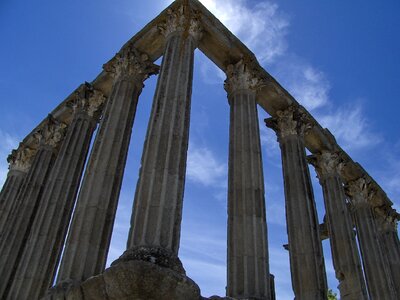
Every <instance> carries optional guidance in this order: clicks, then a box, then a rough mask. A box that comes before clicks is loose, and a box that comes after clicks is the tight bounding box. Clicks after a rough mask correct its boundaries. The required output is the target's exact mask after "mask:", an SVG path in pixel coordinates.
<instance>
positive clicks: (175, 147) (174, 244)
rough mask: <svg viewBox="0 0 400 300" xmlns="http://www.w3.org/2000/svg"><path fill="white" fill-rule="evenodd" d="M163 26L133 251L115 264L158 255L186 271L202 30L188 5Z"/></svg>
mask: <svg viewBox="0 0 400 300" xmlns="http://www.w3.org/2000/svg"><path fill="white" fill-rule="evenodd" d="M188 17H189V19H188ZM159 28H160V29H161V31H162V33H163V34H164V35H165V36H166V45H165V50H164V57H163V61H162V66H161V73H160V76H159V78H158V83H157V89H156V93H155V96H154V101H153V108H152V112H151V117H150V121H149V125H148V129H147V136H146V141H145V145H144V149H143V154H142V166H141V169H140V176H139V180H138V183H137V187H136V194H135V200H134V208H133V213H132V219H131V229H130V233H129V239H128V245H127V248H128V250H127V251H126V252H125V253H124V254H123V255H122V257H121V258H120V259H119V260H118V261H117V262H115V263H118V262H120V261H124V260H130V259H139V260H148V259H151V258H152V257H154V260H155V261H153V262H154V263H156V264H161V265H163V266H165V267H170V268H172V269H174V270H176V271H178V272H181V273H184V270H183V267H182V265H181V263H180V261H179V259H178V249H179V242H180V227H181V219H182V202H183V190H184V183H185V173H186V158H187V149H188V139H189V118H190V103H191V93H192V79H193V60H194V50H195V48H196V45H197V44H196V43H197V41H198V40H199V38H200V35H201V33H200V29H199V25H198V22H197V20H196V19H191V18H190V12H189V11H187V8H186V7H185V9H184V8H183V7H181V8H179V9H178V10H177V11H171V10H169V11H168V19H167V21H166V23H164V24H162V25H161V26H159Z"/></svg>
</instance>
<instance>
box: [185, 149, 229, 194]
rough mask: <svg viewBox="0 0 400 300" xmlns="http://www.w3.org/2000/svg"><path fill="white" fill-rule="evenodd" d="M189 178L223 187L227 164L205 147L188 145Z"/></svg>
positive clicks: (196, 181) (211, 185)
mask: <svg viewBox="0 0 400 300" xmlns="http://www.w3.org/2000/svg"><path fill="white" fill-rule="evenodd" d="M186 174H187V177H188V179H189V180H191V181H193V182H195V183H200V184H202V185H205V186H209V187H225V186H226V174H227V166H226V164H225V163H221V162H220V161H219V160H218V159H217V157H216V156H215V154H214V153H213V152H212V151H211V150H210V149H208V148H207V147H197V146H195V145H193V144H191V145H190V147H189V154H188V162H187V171H186Z"/></svg>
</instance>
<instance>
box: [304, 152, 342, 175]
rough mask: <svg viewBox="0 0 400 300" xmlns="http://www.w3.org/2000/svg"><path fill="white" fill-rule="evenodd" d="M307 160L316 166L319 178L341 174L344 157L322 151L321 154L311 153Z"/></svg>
mask: <svg viewBox="0 0 400 300" xmlns="http://www.w3.org/2000/svg"><path fill="white" fill-rule="evenodd" d="M307 160H308V162H309V163H310V164H311V165H313V166H314V168H315V171H316V172H317V175H318V178H319V179H323V178H324V177H326V176H331V175H335V174H340V170H341V168H342V159H341V158H340V157H339V155H338V154H337V153H332V152H329V151H322V152H321V153H319V154H314V155H310V156H308V157H307Z"/></svg>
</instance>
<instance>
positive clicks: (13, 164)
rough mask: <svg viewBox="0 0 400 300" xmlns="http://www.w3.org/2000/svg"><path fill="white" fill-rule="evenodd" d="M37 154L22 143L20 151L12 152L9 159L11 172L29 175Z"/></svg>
mask: <svg viewBox="0 0 400 300" xmlns="http://www.w3.org/2000/svg"><path fill="white" fill-rule="evenodd" d="M35 154H36V151H35V150H33V149H31V148H29V147H26V146H25V145H24V144H22V143H21V144H20V145H19V147H18V149H14V150H12V151H11V154H10V155H9V156H8V158H7V162H8V163H9V169H10V171H21V172H24V173H27V172H28V171H29V168H30V167H31V165H32V161H33V157H34V155H35Z"/></svg>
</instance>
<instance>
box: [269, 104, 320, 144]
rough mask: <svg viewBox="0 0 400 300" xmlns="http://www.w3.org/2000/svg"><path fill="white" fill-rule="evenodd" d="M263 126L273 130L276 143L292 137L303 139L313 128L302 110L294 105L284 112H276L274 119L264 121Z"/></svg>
mask: <svg viewBox="0 0 400 300" xmlns="http://www.w3.org/2000/svg"><path fill="white" fill-rule="evenodd" d="M265 124H266V126H267V127H269V128H271V129H273V130H275V132H276V133H277V136H278V141H282V139H284V138H286V137H288V136H293V135H298V136H301V137H303V136H304V135H305V134H307V133H308V131H309V130H310V129H312V127H313V125H312V123H311V122H310V120H309V119H308V118H307V115H306V113H305V112H304V111H303V108H301V107H295V106H294V105H291V106H289V107H288V108H287V109H285V110H280V111H277V112H276V117H274V118H269V119H265Z"/></svg>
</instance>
